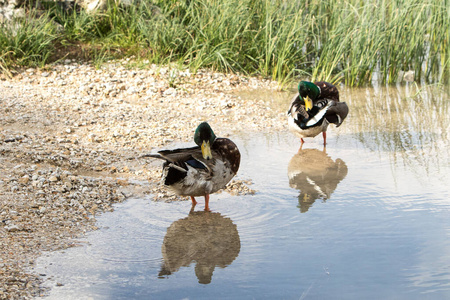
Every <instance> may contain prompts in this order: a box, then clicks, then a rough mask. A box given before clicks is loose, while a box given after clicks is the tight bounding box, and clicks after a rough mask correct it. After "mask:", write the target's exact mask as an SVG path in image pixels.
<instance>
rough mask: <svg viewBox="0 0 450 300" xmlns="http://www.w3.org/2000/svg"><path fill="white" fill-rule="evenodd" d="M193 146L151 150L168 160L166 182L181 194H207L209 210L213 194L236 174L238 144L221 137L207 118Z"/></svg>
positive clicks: (149, 155)
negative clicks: (215, 132) (216, 133)
mask: <svg viewBox="0 0 450 300" xmlns="http://www.w3.org/2000/svg"><path fill="white" fill-rule="evenodd" d="M194 142H195V143H196V144H197V146H195V147H191V148H180V149H175V150H161V151H158V154H148V155H145V156H147V157H154V158H159V159H163V160H165V163H164V165H163V183H164V185H166V186H168V187H169V188H170V189H172V190H173V191H174V192H175V193H176V194H178V195H181V196H190V197H191V200H192V205H193V206H195V205H196V204H197V201H196V200H195V197H197V196H204V197H205V210H206V211H209V195H210V194H212V193H215V192H217V191H218V190H220V189H222V188H224V187H225V185H226V184H227V183H228V182H229V181H230V180H231V179H232V178H233V177H234V175H236V173H237V171H238V169H239V164H240V161H241V154H240V152H239V149H238V147H237V146H236V144H235V143H233V142H232V141H231V140H230V139H227V138H217V137H216V135H215V134H214V132H213V130H212V129H211V127H210V126H209V124H208V123H207V122H203V123H201V124H200V125H198V127H197V129H196V130H195V133H194Z"/></svg>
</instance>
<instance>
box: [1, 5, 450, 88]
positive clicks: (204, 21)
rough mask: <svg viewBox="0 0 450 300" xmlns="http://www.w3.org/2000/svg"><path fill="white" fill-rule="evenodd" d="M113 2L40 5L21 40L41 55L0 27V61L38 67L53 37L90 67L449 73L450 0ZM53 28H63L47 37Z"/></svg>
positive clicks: (435, 77) (360, 81)
mask: <svg viewBox="0 0 450 300" xmlns="http://www.w3.org/2000/svg"><path fill="white" fill-rule="evenodd" d="M116 3H117V2H116V1H112V0H111V1H110V2H109V3H108V7H107V9H106V11H104V12H102V13H97V14H88V13H85V12H83V11H81V12H80V11H79V12H77V11H75V10H74V11H72V12H67V11H64V10H62V9H60V8H58V7H53V8H51V9H49V10H48V11H47V14H44V16H45V18H42V19H40V20H39V23H40V24H44V25H41V26H39V27H37V28H34V29H33V30H35V31H33V33H32V34H28V33H27V34H26V35H27V36H29V38H28V40H29V41H28V43H31V44H35V45H45V51H44V52H40V51H41V50H40V49H38V47H37V48H36V47H29V46H27V45H25V44H22V43H17V42H14V41H13V40H16V39H17V38H16V37H15V36H14V35H12V34H10V33H9V32H8V30H7V29H5V27H1V29H0V46H1V48H0V57H1V58H2V60H0V63H2V65H3V68H5V67H6V68H8V67H11V66H12V65H13V64H14V63H13V62H14V61H13V60H12V58H14V59H18V61H17V62H18V63H19V64H24V63H25V64H26V63H30V64H31V63H34V64H36V63H38V64H41V65H42V64H45V63H46V62H47V61H48V60H49V58H51V56H52V53H53V52H52V51H53V48H52V44H55V43H58V44H61V45H63V46H70V45H77V44H82V45H83V46H84V47H85V48H86V49H87V51H88V53H89V56H90V58H91V59H93V60H94V61H95V62H96V63H99V64H101V63H102V62H103V61H105V60H108V59H110V58H114V57H122V56H131V55H134V56H136V57H138V58H142V59H147V60H149V61H150V62H152V63H163V64H164V63H170V62H176V63H177V64H178V65H185V66H187V67H189V68H190V69H191V70H192V71H196V70H198V69H200V68H212V69H215V70H218V71H224V72H229V71H232V72H242V73H244V74H249V75H259V76H263V77H270V78H272V79H274V80H278V81H279V82H280V83H282V84H286V83H288V82H289V81H291V80H298V78H299V77H303V78H304V77H307V78H309V79H312V80H316V79H317V80H328V81H332V82H339V81H344V82H345V83H346V84H347V85H350V86H355V85H364V84H367V83H370V82H373V81H374V80H375V79H377V80H379V81H380V82H383V83H394V82H397V81H400V80H401V79H402V72H405V71H410V70H412V71H414V72H415V78H416V80H417V81H426V82H445V80H449V78H450V48H449V45H448V44H449V40H450V0H401V1H400V0H372V1H367V0H327V1H323V0H302V1H289V0H190V1H181V0H142V1H138V2H136V4H135V5H133V6H131V7H121V6H117V4H116ZM27 19H28V18H27ZM19 23H24V24H25V28H24V29H21V31H23V32H26V31H30V30H32V28H29V27H27V26H26V23H27V21H25V20H22V21H20V20H19ZM52 24H53V25H52ZM54 24H60V25H62V27H63V28H64V31H62V32H61V34H59V35H55V31H54V28H53V27H55V26H54ZM39 30H41V31H42V32H41V33H39V32H38V31H39ZM42 39H47V41H46V42H44V43H42ZM4 45H8V47H5V46H4ZM7 53H8V54H7ZM11 53H14V55H13V56H11ZM40 53H44V54H43V55H42V54H40ZM27 57H29V59H28V58H27ZM2 61H3V62H2Z"/></svg>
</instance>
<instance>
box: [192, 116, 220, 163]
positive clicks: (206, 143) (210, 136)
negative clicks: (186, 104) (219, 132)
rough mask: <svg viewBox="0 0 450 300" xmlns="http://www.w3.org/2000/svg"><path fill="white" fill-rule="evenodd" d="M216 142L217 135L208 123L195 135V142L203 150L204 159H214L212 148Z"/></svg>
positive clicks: (201, 125)
mask: <svg viewBox="0 0 450 300" xmlns="http://www.w3.org/2000/svg"><path fill="white" fill-rule="evenodd" d="M215 140H216V135H215V134H214V131H213V130H212V128H211V126H209V124H208V123H206V122H202V123H200V125H198V127H197V129H196V130H195V133H194V142H195V143H196V144H197V145H198V146H200V148H201V149H202V155H203V158H204V159H212V153H211V146H212V144H213V143H214V141H215Z"/></svg>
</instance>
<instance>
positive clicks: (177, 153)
mask: <svg viewBox="0 0 450 300" xmlns="http://www.w3.org/2000/svg"><path fill="white" fill-rule="evenodd" d="M198 153H200V155H201V153H202V150H201V149H200V147H198V146H195V147H191V148H179V149H174V150H161V151H158V154H159V155H160V156H161V157H160V158H162V159H165V160H167V161H170V162H176V161H187V160H189V159H190V158H191V157H192V156H193V155H195V154H198ZM152 157H156V158H159V157H157V156H152Z"/></svg>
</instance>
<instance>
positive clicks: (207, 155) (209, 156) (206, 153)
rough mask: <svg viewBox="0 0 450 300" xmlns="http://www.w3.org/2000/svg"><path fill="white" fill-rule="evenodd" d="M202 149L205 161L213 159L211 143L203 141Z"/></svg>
mask: <svg viewBox="0 0 450 300" xmlns="http://www.w3.org/2000/svg"><path fill="white" fill-rule="evenodd" d="M201 149H202V155H203V158H204V159H212V153H211V146H210V145H209V141H203V143H202V146H201Z"/></svg>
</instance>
